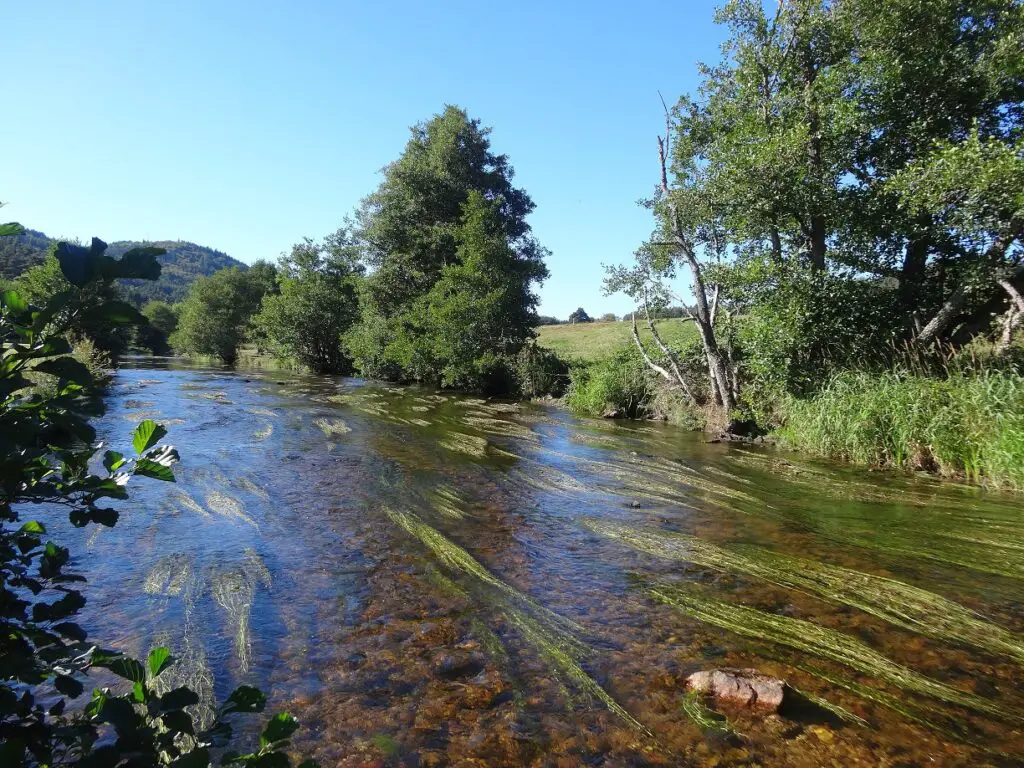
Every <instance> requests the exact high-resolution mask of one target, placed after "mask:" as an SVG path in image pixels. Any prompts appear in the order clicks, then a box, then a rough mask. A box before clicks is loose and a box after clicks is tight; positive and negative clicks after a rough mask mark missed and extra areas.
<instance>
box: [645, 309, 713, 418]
mask: <svg viewBox="0 0 1024 768" xmlns="http://www.w3.org/2000/svg"><path fill="white" fill-rule="evenodd" d="M644 315H646V316H647V327H648V328H649V329H650V331H651V336H652V337H653V338H654V343H655V344H657V345H658V349H660V350H661V351H662V353H663V354H664V355H665V357H667V358H668V362H669V365H671V366H672V373H674V374H675V375H676V380H677V381H678V382H679V386H681V387H682V388H683V391H684V392H686V396H687V397H689V398H690V401H691V402H693V403H694V404H696V402H697V399H696V398H695V397H694V396H693V392H692V391H691V390H690V387H689V385H687V383H686V379H685V378H684V377H683V372H682V371H680V370H679V357H678V356H677V355H676V354H675V352H673V351H671V350H670V349H669V348H668V345H667V344H665V342H664V341H662V340H661V334H659V333H658V329H657V328H656V327H655V326H654V323H653V322H652V321H651V313H650V310H649V309H648V306H647V301H646V297H645V299H644ZM634 322H636V320H635V319H634Z"/></svg>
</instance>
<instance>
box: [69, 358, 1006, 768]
mask: <svg viewBox="0 0 1024 768" xmlns="http://www.w3.org/2000/svg"><path fill="white" fill-rule="evenodd" d="M145 418H152V419H154V420H156V421H157V422H160V423H163V424H165V425H167V428H168V431H169V435H168V438H167V442H170V443H171V444H173V445H175V446H176V447H177V448H178V450H179V451H180V453H181V457H182V460H181V463H180V465H178V466H177V467H176V475H177V482H176V483H175V484H173V485H171V484H162V483H157V482H138V483H137V484H136V483H133V486H134V489H133V490H132V499H131V502H130V503H128V504H127V505H124V506H123V512H122V516H121V520H120V522H119V523H118V525H117V526H116V527H115V528H113V529H105V528H102V527H97V526H94V527H91V528H89V529H85V530H84V531H65V532H64V535H65V536H66V537H68V538H69V539H70V544H71V546H72V551H73V552H75V553H76V555H77V556H78V557H77V564H78V566H79V568H80V570H81V571H82V572H84V573H86V574H88V576H89V579H90V583H89V585H88V587H87V591H86V595H87V597H88V601H89V602H88V605H87V606H86V608H85V610H84V611H83V615H82V618H83V622H84V623H85V624H86V626H87V627H88V629H89V632H90V635H91V636H93V637H94V638H96V639H98V640H100V641H101V642H102V643H104V644H106V645H108V646H113V647H117V648H120V649H123V650H125V651H128V652H131V653H134V654H138V655H140V656H144V655H145V653H146V651H147V650H148V649H149V648H151V647H153V646H155V645H158V644H166V645H169V646H170V647H171V648H172V649H173V651H174V655H175V657H176V658H177V659H178V662H177V664H176V665H175V666H174V668H173V669H172V670H171V671H170V672H169V673H168V674H169V675H172V677H171V678H170V679H169V680H168V684H169V685H170V684H172V683H173V684H180V683H188V684H189V685H191V686H193V687H194V688H196V689H197V690H198V691H199V692H200V693H201V694H202V695H203V696H204V697H205V701H206V702H207V703H206V704H204V705H201V706H200V708H199V709H198V710H197V715H198V716H199V717H200V718H203V717H208V716H209V714H210V710H209V704H210V703H212V701H213V700H214V699H215V698H218V697H221V698H222V697H223V696H224V695H226V693H228V692H229V691H230V690H232V689H233V688H234V687H235V686H236V685H238V684H241V683H248V684H253V685H258V686H260V687H261V688H263V690H264V691H265V692H266V693H267V694H268V695H269V697H270V699H271V701H270V708H271V709H273V710H275V711H277V710H282V709H287V710H289V711H291V712H292V713H293V714H294V715H295V716H296V717H298V718H299V720H300V721H301V723H302V730H301V731H300V733H299V735H298V738H297V740H296V753H297V754H300V755H302V756H304V757H315V758H317V759H319V760H320V761H321V762H322V764H323V765H324V766H334V765H339V766H364V765H395V766H398V765H402V766H447V765H451V766H474V765H478V766H517V765H537V766H577V765H579V766H647V765H651V766H678V765H697V766H732V765H765V766H823V765H824V766H831V765H834V766H853V765H864V766H874V765H891V766H913V765H944V766H945V765H964V766H966V765H971V766H977V765H1019V764H1020V763H1021V760H1022V759H1024V735H1022V718H1024V693H1022V692H1024V607H1022V604H1021V597H1022V595H1024V581H1022V580H1024V568H1022V565H1024V512H1022V510H1024V504H1021V502H1020V499H1019V497H1014V496H1011V495H1000V494H997V493H992V492H986V491H984V490H980V489H976V488H969V487H963V486H957V485H952V484H943V483H939V482H937V481H935V480H933V479H930V478H926V477H904V476H901V475H893V474H884V473H869V472H865V471H862V470H855V469H852V468H845V467H836V466H830V465H828V464H824V463H814V462H809V461H806V460H802V459H800V458H799V457H794V456H790V455H786V454H783V453H781V452H777V451H773V450H769V449H760V448H752V447H744V446H737V445H728V444H726V445H719V444H709V443H707V442H706V440H705V438H703V437H702V436H700V435H697V434H693V433H688V432H685V431H682V430H679V429H677V428H673V427H669V426H663V425H659V424H651V423H625V422H610V421H600V420H580V419H577V418H575V417H573V416H571V415H569V414H567V413H565V412H564V411H560V410H557V409H554V408H549V407H541V406H535V405H529V404H521V403H511V402H503V401H494V400H486V399H483V398H474V397H465V396H456V395H452V394H447V393H443V392H442V393H438V392H435V391H432V390H428V389H420V388H415V387H402V388H399V387H389V386H386V385H383V384H378V383H370V382H363V381H359V380H352V379H339V378H327V377H316V376H307V375H299V374H290V373H280V372H260V371H252V372H231V371H224V370H217V369H210V368H199V367H192V366H188V365H185V364H182V363H180V362H178V361H167V360H158V359H154V360H145V359H140V360H134V361H128V362H127V364H125V365H124V366H123V367H122V368H121V369H120V370H119V371H118V373H117V375H116V379H115V382H114V384H113V386H112V389H111V393H110V396H109V398H108V411H107V414H106V416H104V417H103V419H102V420H101V422H100V423H99V425H98V428H99V432H100V434H101V436H102V437H103V438H104V439H106V440H108V441H109V442H110V443H111V445H112V447H114V448H118V447H121V448H126V447H127V446H129V445H130V434H131V430H132V429H133V427H134V426H135V424H136V423H138V422H139V421H141V420H143V419H145ZM720 668H738V669H756V670H758V671H759V672H761V673H765V674H768V675H773V676H776V677H779V678H781V679H783V680H785V681H787V682H788V683H789V685H790V686H791V687H790V690H789V691H787V697H788V698H787V703H786V704H785V705H784V706H783V708H782V710H780V711H779V712H778V713H765V712H763V711H756V710H751V709H749V708H735V707H732V708H730V707H727V706H722V705H718V704H716V702H714V701H713V700H710V699H702V698H700V697H694V696H688V695H687V693H686V686H685V681H686V678H687V676H688V675H690V674H691V673H693V672H696V671H700V670H710V669H720Z"/></svg>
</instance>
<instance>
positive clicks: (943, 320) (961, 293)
mask: <svg viewBox="0 0 1024 768" xmlns="http://www.w3.org/2000/svg"><path fill="white" fill-rule="evenodd" d="M1014 225H1015V226H1011V229H1010V232H1009V234H1006V235H1002V236H1000V237H997V238H996V239H995V241H994V242H993V243H992V245H990V246H989V248H988V251H987V252H986V253H985V260H986V261H988V262H989V263H991V264H999V263H1000V262H1001V261H1002V260H1003V257H1004V256H1005V255H1006V252H1007V251H1008V250H1009V248H1010V246H1011V245H1013V243H1014V241H1015V240H1016V239H1017V238H1018V237H1020V235H1021V232H1022V231H1024V221H1017V222H1014ZM1020 274H1024V264H1021V265H1018V266H1017V267H1015V268H1014V269H1013V270H1012V271H1010V272H1009V273H1008V274H1003V275H1000V276H999V278H998V279H1005V280H1013V279H1014V278H1015V277H1017V276H1018V275H1020ZM966 304H967V286H966V285H960V286H958V287H957V289H956V290H955V291H953V293H952V294H950V297H949V298H948V299H946V301H945V303H944V304H943V305H942V306H941V307H940V308H939V311H938V312H936V313H935V317H933V318H932V319H931V320H930V321H929V322H928V325H926V326H925V327H924V329H922V331H921V333H919V334H918V335H917V343H918V344H921V345H926V344H931V343H932V342H933V341H935V339H937V338H938V337H939V335H940V334H941V333H943V332H944V331H945V330H946V329H947V328H948V327H949V325H950V323H952V322H953V321H954V320H955V319H956V318H957V317H958V316H959V315H960V313H961V312H962V311H963V308H964V306H965V305H966Z"/></svg>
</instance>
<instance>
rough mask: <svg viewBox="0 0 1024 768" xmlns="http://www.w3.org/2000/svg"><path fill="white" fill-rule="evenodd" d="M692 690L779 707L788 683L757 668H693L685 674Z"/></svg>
mask: <svg viewBox="0 0 1024 768" xmlns="http://www.w3.org/2000/svg"><path fill="white" fill-rule="evenodd" d="M686 686H687V688H689V689H690V690H691V691H696V692H697V693H703V694H707V695H710V696H713V697H714V698H715V699H716V700H718V701H723V702H728V703H730V704H736V705H739V706H743V707H757V708H759V709H768V710H771V711H773V712H774V711H776V710H778V708H779V707H780V706H782V699H783V697H784V696H785V693H786V684H785V683H784V682H783V681H782V680H779V679H778V678H777V677H771V676H770V675H763V674H761V673H760V672H758V671H757V670H756V669H713V670H707V671H703V672H694V673H693V674H692V675H690V676H689V677H688V678H686Z"/></svg>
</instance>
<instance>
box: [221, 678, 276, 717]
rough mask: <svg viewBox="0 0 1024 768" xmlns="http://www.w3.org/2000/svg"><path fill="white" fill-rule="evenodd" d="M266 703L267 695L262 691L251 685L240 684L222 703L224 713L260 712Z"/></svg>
mask: <svg viewBox="0 0 1024 768" xmlns="http://www.w3.org/2000/svg"><path fill="white" fill-rule="evenodd" d="M266 705H267V697H266V696H264V695H263V691H261V690H260V689H259V688H254V687H253V686H251V685H240V686H239V687H238V688H236V689H235V690H234V691H232V693H231V695H230V696H228V700H227V701H226V702H225V704H224V711H225V713H231V712H249V713H252V712H262V711H263V708H264V707H265V706H266Z"/></svg>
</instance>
